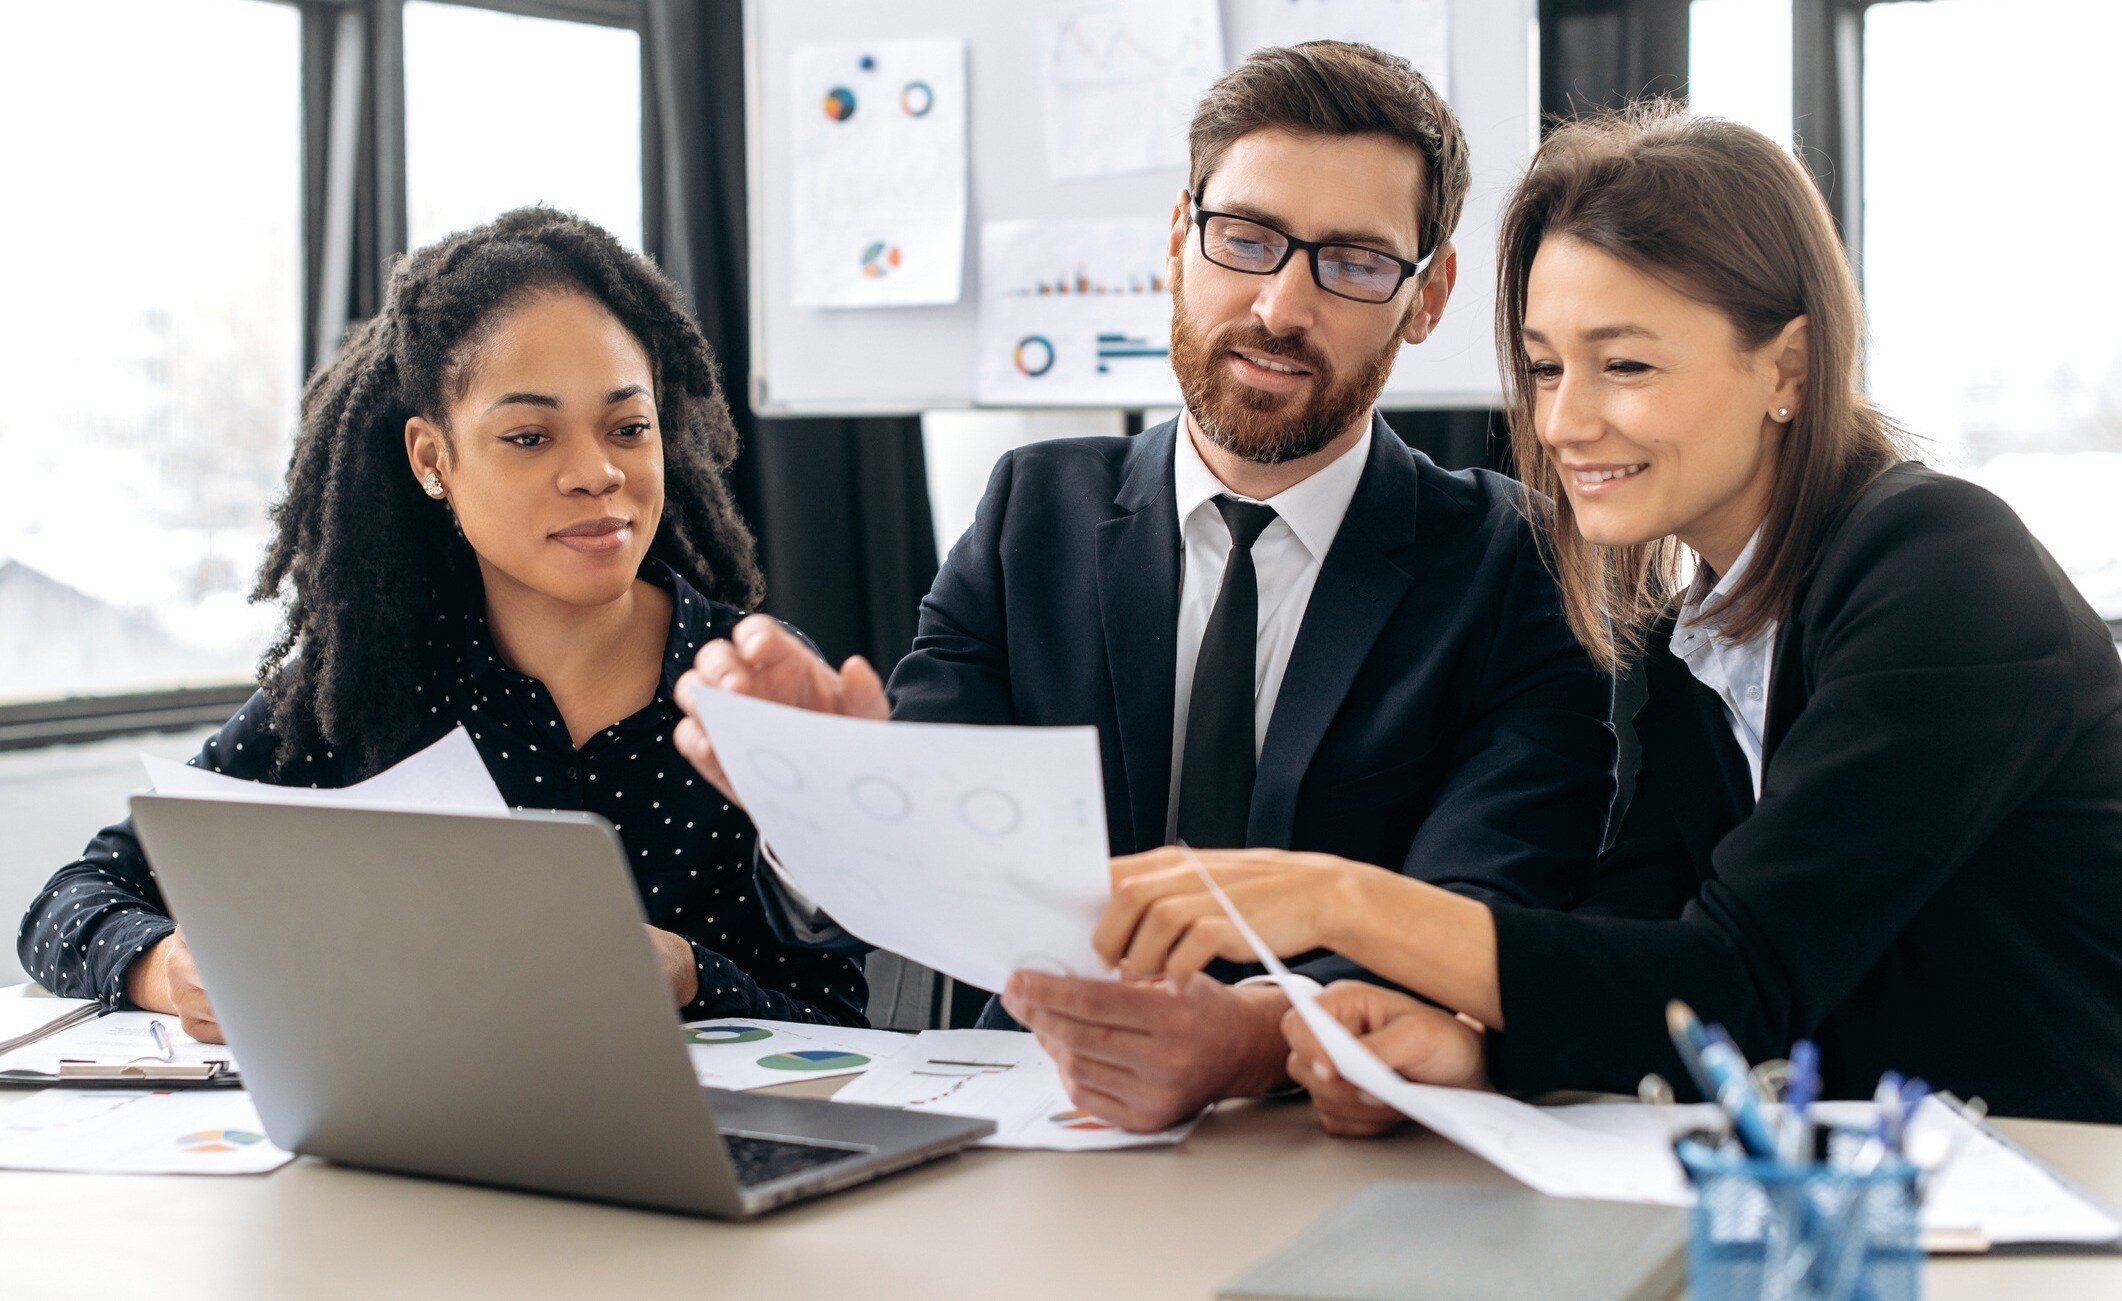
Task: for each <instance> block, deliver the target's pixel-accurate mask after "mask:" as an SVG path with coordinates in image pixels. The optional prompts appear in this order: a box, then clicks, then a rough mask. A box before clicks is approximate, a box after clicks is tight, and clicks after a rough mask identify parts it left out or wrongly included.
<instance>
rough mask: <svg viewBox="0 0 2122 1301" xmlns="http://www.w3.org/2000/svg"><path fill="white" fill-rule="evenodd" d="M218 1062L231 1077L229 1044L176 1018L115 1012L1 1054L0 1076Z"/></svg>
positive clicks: (33, 1078)
mask: <svg viewBox="0 0 2122 1301" xmlns="http://www.w3.org/2000/svg"><path fill="white" fill-rule="evenodd" d="M39 1001H42V1000H39ZM156 1022H160V1023H161V1025H162V1032H163V1035H164V1037H165V1038H166V1039H167V1041H168V1043H169V1045H170V1047H171V1049H172V1052H171V1053H170V1054H169V1055H168V1056H165V1055H164V1054H163V1050H162V1047H161V1045H160V1044H158V1043H156V1042H155V1033H154V1031H153V1029H151V1028H150V1027H151V1026H152V1025H153V1024H154V1023H156ZM215 1062H220V1063H223V1065H222V1066H221V1069H220V1071H219V1072H218V1074H221V1075H230V1074H233V1073H234V1072H235V1070H236V1057H235V1054H234V1053H231V1052H230V1051H229V1050H228V1047H227V1046H226V1045H224V1044H210V1043H201V1042H200V1041H199V1040H197V1039H194V1038H192V1037H191V1036H190V1035H188V1034H186V1033H184V1031H183V1030H182V1029H181V1028H180V1026H179V1023H178V1019H177V1018H176V1017H174V1016H170V1015H167V1014H165V1013H161V1012H112V1013H111V1014H110V1015H108V1016H99V1017H96V1018H94V1019H92V1020H86V1021H80V1022H76V1023H73V1024H70V1025H68V1026H67V1027H66V1028H65V1029H62V1030H59V1031H56V1032H54V1033H52V1034H48V1035H45V1036H44V1037H42V1038H40V1039H37V1040H35V1041H34V1042H32V1043H29V1044H26V1045H24V1046H22V1047H20V1048H16V1049H14V1050H13V1051H11V1052H5V1053H0V1075H6V1076H9V1077H12V1082H15V1083H21V1082H24V1081H28V1082H31V1083H36V1082H39V1081H41V1080H44V1079H51V1080H57V1079H58V1078H59V1077H60V1074H61V1067H63V1066H66V1065H70V1064H78V1065H85V1066H98V1067H118V1066H138V1067H143V1068H146V1069H147V1070H149V1071H152V1070H154V1069H155V1068H157V1067H170V1066H176V1067H180V1068H181V1067H195V1068H196V1067H206V1066H210V1065H212V1064H213V1063H215ZM8 1114H13V1113H12V1112H10V1113H8Z"/></svg>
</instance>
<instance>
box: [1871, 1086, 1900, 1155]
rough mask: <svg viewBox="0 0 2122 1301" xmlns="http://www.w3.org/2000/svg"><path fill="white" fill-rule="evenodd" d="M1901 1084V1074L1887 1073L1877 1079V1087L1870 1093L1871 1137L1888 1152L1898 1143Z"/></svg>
mask: <svg viewBox="0 0 2122 1301" xmlns="http://www.w3.org/2000/svg"><path fill="white" fill-rule="evenodd" d="M1902 1083H1903V1081H1902V1079H1901V1072H1899V1071H1888V1072H1886V1074H1884V1075H1881V1076H1880V1077H1879V1087H1877V1088H1875V1089H1873V1090H1872V1092H1871V1102H1872V1121H1871V1132H1872V1137H1874V1138H1876V1139H1878V1140H1879V1142H1881V1143H1882V1144H1884V1145H1885V1146H1886V1147H1887V1148H1888V1149H1889V1150H1891V1149H1893V1148H1894V1147H1896V1146H1898V1145H1899V1143H1900V1138H1899V1136H1898V1132H1899V1130H1900V1127H1901V1085H1902Z"/></svg>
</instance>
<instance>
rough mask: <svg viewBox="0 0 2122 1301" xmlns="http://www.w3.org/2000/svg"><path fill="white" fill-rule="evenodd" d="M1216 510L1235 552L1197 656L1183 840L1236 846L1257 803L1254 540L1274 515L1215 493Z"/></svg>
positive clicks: (1183, 786)
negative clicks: (1254, 740)
mask: <svg viewBox="0 0 2122 1301" xmlns="http://www.w3.org/2000/svg"><path fill="white" fill-rule="evenodd" d="M1216 509H1217V510H1218V511H1219V512H1221V513H1222V515H1223V523H1224V524H1225V525H1226V526H1228V527H1229V529H1230V558H1229V559H1227V560H1226V561H1224V564H1223V586H1222V587H1221V588H1219V589H1218V590H1217V592H1216V608H1215V609H1214V610H1213V611H1211V612H1210V614H1209V616H1208V630H1207V631H1206V632H1204V633H1202V635H1201V657H1200V658H1199V659H1198V660H1196V661H1195V662H1194V687H1193V694H1192V695H1191V696H1189V697H1188V701H1187V707H1186V749H1185V751H1184V757H1183V759H1182V761H1181V763H1180V767H1179V822H1178V831H1179V839H1181V840H1183V841H1185V842H1186V843H1187V844H1189V845H1193V846H1195V847H1197V848H1201V849H1236V848H1240V847H1242V846H1243V845H1244V844H1245V824H1246V820H1247V818H1248V816H1249V815H1250V814H1251V812H1252V805H1253V665H1254V660H1255V656H1256V650H1255V648H1256V646H1257V644H1258V641H1259V627H1260V580H1259V577H1258V575H1257V574H1256V573H1255V572H1254V570H1253V543H1255V542H1257V541H1259V540H1260V532H1261V530H1262V529H1265V528H1266V527H1267V526H1268V525H1270V524H1272V523H1274V522H1275V509H1274V507H1272V506H1262V505H1260V504H1259V503H1257V502H1250V501H1239V500H1238V499H1237V498H1235V497H1218V498H1216Z"/></svg>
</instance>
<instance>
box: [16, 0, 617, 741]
mask: <svg viewBox="0 0 2122 1301" xmlns="http://www.w3.org/2000/svg"><path fill="white" fill-rule="evenodd" d="M436 2H437V3H443V4H454V5H459V6H461V7H464V8H470V9H489V10H493V11H495V12H498V13H506V14H514V15H518V16H520V17H526V18H550V19H556V20H559V21H563V22H575V23H589V24H594V25H596V26H600V27H620V28H626V29H629V30H631V31H634V32H637V33H639V34H640V36H641V39H642V45H643V58H644V61H645V60H646V58H647V48H646V47H647V41H648V24H647V20H646V16H645V14H644V7H643V6H642V5H641V4H640V3H639V0H436ZM267 3H272V4H279V5H283V6H287V7H291V8H294V9H296V10H298V11H300V13H301V54H300V58H301V60H302V70H301V105H302V110H301V111H302V131H301V140H302V146H301V148H302V157H301V160H300V164H299V168H300V174H301V176H302V224H301V231H302V251H301V262H302V269H303V274H302V302H301V314H300V318H299V319H300V321H301V329H302V334H303V342H302V369H303V375H304V377H307V376H308V375H309V374H310V373H311V372H313V371H314V370H315V369H316V367H317V366H318V365H320V364H322V363H323V362H324V361H326V360H329V358H330V356H331V353H332V352H333V351H334V350H335V348H336V344H337V341H338V340H339V338H340V337H341V336H342V335H343V334H344V333H345V330H346V327H347V326H348V325H349V324H351V323H352V322H354V321H356V320H359V319H361V318H362V317H364V316H366V315H368V314H370V313H372V312H373V311H374V310H375V307H376V303H375V302H374V301H371V300H372V299H373V297H374V295H373V294H372V293H369V292H364V290H363V287H362V285H361V284H360V280H361V277H359V276H357V275H356V274H355V268H356V266H357V264H368V265H376V266H381V265H383V264H384V263H385V262H386V261H387V260H388V259H389V258H391V257H393V256H396V255H397V254H400V253H404V252H406V251H407V250H406V230H407V227H408V222H409V217H408V213H407V208H406V187H405V3H406V0H267ZM644 71H645V70H644ZM649 94H650V89H649V81H648V78H647V77H646V76H644V77H643V78H642V98H643V104H642V113H641V123H642V138H641V180H642V190H643V194H642V198H643V209H642V210H643V217H644V220H648V219H649V217H648V214H649V213H650V212H652V211H653V203H652V199H653V196H654V194H655V189H654V182H655V179H656V176H657V164H658V160H657V159H656V156H655V149H656V147H657V144H658V140H657V132H656V128H655V112H654V105H653V104H652V103H650V102H648V100H649ZM364 136H366V138H367V142H368V148H367V150H366V155H365V156H364V154H363V151H362V149H361V148H360V143H361V141H362V138H363V137H364ZM254 689H255V687H254V685H253V684H252V683H251V682H249V681H231V682H225V683H203V684H200V685H197V686H192V687H185V688H180V689H174V690H155V691H126V692H109V693H92V694H87V695H80V696H69V697H64V698H60V699H45V700H28V701H22V702H17V703H13V704H5V705H0V752H4V751H10V750H24V749H33V748H36V747H39V746H46V745H64V744H74V743H78V742H87V741H95V740H101V739H103V738H106V737H112V736H121V735H125V734H128V733H138V732H170V731H187V730H190V729H192V728H195V727H199V726H203V725H209V724H214V723H219V722H222V721H223V720H225V719H226V718H227V717H228V716H229V714H230V713H231V712H233V711H234V710H235V709H236V708H237V707H238V706H240V705H241V704H242V703H243V702H244V701H245V700H246V699H248V698H249V697H250V693H251V692H252V691H253V690H254Z"/></svg>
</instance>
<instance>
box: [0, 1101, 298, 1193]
mask: <svg viewBox="0 0 2122 1301" xmlns="http://www.w3.org/2000/svg"><path fill="white" fill-rule="evenodd" d="M294 1159H295V1158H294V1157H293V1156H292V1155H290V1154H289V1153H286V1152H283V1151H281V1150H280V1149H279V1148H277V1147H274V1146H273V1145H272V1141H271V1140H270V1139H268V1138H266V1136H265V1127H264V1126H263V1125H261V1124H260V1123H259V1122H258V1112H257V1109H256V1108H255V1107H253V1106H252V1105H251V1100H250V1095H249V1094H247V1093H244V1092H242V1091H241V1090H239V1089H185V1090H176V1089H168V1090H149V1089H46V1090H45V1091H44V1092H42V1093H39V1094H38V1095H37V1096H36V1097H33V1098H29V1099H26V1100H24V1101H22V1102H18V1103H16V1104H15V1105H14V1106H12V1107H9V1108H8V1109H7V1110H5V1111H0V1169H7V1170H57V1171H62V1172H66V1173H72V1174H119V1175H125V1174H132V1175H184V1174H192V1175H249V1174H263V1173H265V1172H266V1171H268V1170H277V1169H279V1168H280V1167H281V1166H284V1165H286V1164H287V1163H288V1162H290V1161H292V1160H294Z"/></svg>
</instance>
